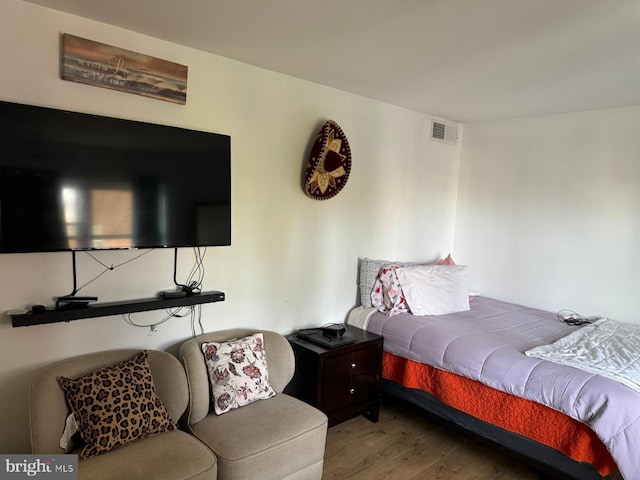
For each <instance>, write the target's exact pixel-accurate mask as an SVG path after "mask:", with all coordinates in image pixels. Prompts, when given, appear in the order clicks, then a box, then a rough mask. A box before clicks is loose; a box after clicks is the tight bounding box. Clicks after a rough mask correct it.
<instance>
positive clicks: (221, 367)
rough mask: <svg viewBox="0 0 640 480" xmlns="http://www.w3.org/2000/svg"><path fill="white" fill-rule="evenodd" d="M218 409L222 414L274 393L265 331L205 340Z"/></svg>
mask: <svg viewBox="0 0 640 480" xmlns="http://www.w3.org/2000/svg"><path fill="white" fill-rule="evenodd" d="M202 353H204V358H205V362H206V364H207V370H208V371H209V381H210V383H211V396H212V398H213V408H214V411H215V412H216V413H217V414H218V415H221V414H223V413H226V412H228V411H229V410H231V409H233V408H238V407H242V406H244V405H248V404H250V403H253V402H255V401H257V400H264V399H267V398H271V397H273V396H274V395H275V394H276V392H275V391H274V390H273V389H272V388H271V386H270V385H269V372H268V370H267V358H266V352H265V351H264V339H263V335H262V333H254V334H253V335H249V336H248V337H244V338H240V339H233V340H227V341H226V342H221V343H218V342H209V343H203V344H202Z"/></svg>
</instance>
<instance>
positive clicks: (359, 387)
mask: <svg viewBox="0 0 640 480" xmlns="http://www.w3.org/2000/svg"><path fill="white" fill-rule="evenodd" d="M346 328H347V332H346V333H345V335H346V334H348V335H351V336H352V337H353V338H354V339H355V342H354V343H352V344H350V345H345V346H343V347H337V348H333V349H325V348H323V347H320V346H319V345H316V344H314V343H311V342H308V341H305V340H301V339H299V338H297V337H296V336H295V335H290V336H288V337H287V339H288V340H289V342H290V343H291V347H292V348H293V353H294V354H295V357H296V371H295V374H294V376H293V379H292V380H291V383H289V385H288V386H287V388H286V389H285V393H287V394H289V395H292V396H294V397H296V398H299V399H300V400H303V401H305V402H307V403H308V404H310V405H313V406H314V407H316V408H318V409H320V410H322V411H323V412H324V413H325V414H327V416H328V417H329V426H332V425H335V424H337V423H340V422H344V421H345V420H348V419H350V418H353V417H356V416H358V415H364V416H365V417H366V418H367V419H369V420H371V421H372V422H377V421H378V412H379V410H380V370H381V366H382V337H381V336H379V335H375V334H373V333H369V332H365V331H364V330H360V329H359V328H355V327H351V326H349V325H346Z"/></svg>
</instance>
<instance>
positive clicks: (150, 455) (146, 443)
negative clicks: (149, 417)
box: [78, 430, 217, 480]
mask: <svg viewBox="0 0 640 480" xmlns="http://www.w3.org/2000/svg"><path fill="white" fill-rule="evenodd" d="M216 476H217V461H216V457H215V456H214V455H213V453H211V450H209V449H208V448H207V447H206V446H205V445H204V444H203V443H202V442H200V441H199V440H198V439H197V438H195V437H194V436H193V435H190V434H188V433H186V432H183V431H181V430H172V431H170V432H165V433H162V434H160V435H154V436H153V437H147V438H143V439H140V440H136V441H135V442H131V443H128V444H127V445H125V446H123V447H121V448H116V449H114V450H111V451H110V452H105V453H102V454H100V455H95V456H93V457H90V458H88V459H86V460H81V461H80V462H78V477H79V478H81V479H82V478H85V479H91V480H113V479H118V480H134V479H135V480H140V479H149V480H204V479H208V480H211V479H215V478H216Z"/></svg>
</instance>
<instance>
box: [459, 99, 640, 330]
mask: <svg viewBox="0 0 640 480" xmlns="http://www.w3.org/2000/svg"><path fill="white" fill-rule="evenodd" d="M638 132H640V107H635V108H620V109H612V110H600V111H592V112H584V113H574V114H566V115H556V116H546V117H537V118H527V119H519V120H508V121H496V122H487V123H477V124H471V125H465V141H464V145H463V152H462V164H461V173H460V176H461V178H460V188H459V201H458V211H457V218H456V235H455V254H456V259H457V260H458V261H459V262H463V263H467V264H469V265H470V266H471V267H470V268H471V277H472V286H473V287H474V288H476V289H478V290H479V291H480V292H482V293H484V294H486V295H487V296H493V297H496V298H501V299H504V300H508V301H513V302H516V303H521V304H525V305H530V306H535V307H541V308H544V309H547V310H551V311H557V310H559V309H563V308H569V309H572V310H575V311H578V312H580V313H582V314H584V315H588V316H591V315H594V316H595V315H602V316H607V317H609V318H614V319H617V320H622V321H628V322H634V323H640V314H639V312H640V295H638V287H640V282H639V281H638V272H639V271H640V248H638V247H639V245H640V243H639V241H640V135H639V134H638Z"/></svg>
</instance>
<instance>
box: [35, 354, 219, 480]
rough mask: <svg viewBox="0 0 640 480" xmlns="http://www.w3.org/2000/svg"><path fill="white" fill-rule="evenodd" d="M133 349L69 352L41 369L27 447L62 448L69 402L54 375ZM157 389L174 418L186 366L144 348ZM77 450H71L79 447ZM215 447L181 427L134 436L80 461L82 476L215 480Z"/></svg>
mask: <svg viewBox="0 0 640 480" xmlns="http://www.w3.org/2000/svg"><path fill="white" fill-rule="evenodd" d="M136 353H138V351H136V350H113V351H106V352H98V353H92V354H87V355H82V356H78V357H74V358H69V359H67V360H63V361H61V362H58V363H55V364H53V365H51V366H48V367H46V368H44V369H43V370H42V371H40V372H39V373H38V374H37V376H36V378H35V379H34V381H33V383H32V386H31V393H30V429H31V449H32V453H35V454H62V453H65V452H64V450H63V449H62V448H61V447H60V438H61V436H62V433H63V430H64V426H65V420H66V418H67V416H68V415H69V413H70V412H69V408H68V407H67V403H66V400H65V395H64V392H63V390H62V389H61V388H60V386H59V385H58V383H57V380H56V379H57V377H59V376H64V377H70V378H71V377H77V376H79V375H82V374H85V373H88V372H91V371H95V370H98V369H101V368H103V367H106V366H109V365H113V364H115V363H118V362H121V361H125V360H127V359H129V358H131V357H132V356H133V355H135V354H136ZM148 355H149V357H148V360H149V367H150V369H151V374H152V376H153V382H154V383H155V387H156V393H157V395H158V397H159V398H160V400H161V401H162V403H163V404H164V406H165V407H166V409H167V411H168V413H169V415H170V417H171V418H172V419H174V420H175V421H176V422H177V421H178V420H179V419H180V417H181V416H182V415H183V413H184V412H185V409H186V407H187V403H188V395H189V390H188V387H187V379H186V376H185V373H184V368H183V366H182V365H181V363H180V362H179V361H178V360H177V359H176V358H175V357H174V356H172V355H170V354H168V353H165V352H160V351H153V350H149V351H148ZM77 452H78V450H77V449H76V450H75V451H73V452H71V453H77ZM216 473H217V462H216V458H215V456H214V455H213V453H212V452H211V451H210V450H209V449H208V448H207V447H206V446H205V445H204V444H203V443H202V442H200V441H199V440H197V439H196V438H195V437H194V436H192V435H190V434H189V433H187V432H184V431H182V430H178V429H176V430H172V431H166V432H163V433H158V434H156V435H154V436H150V437H146V438H141V439H138V440H134V441H132V442H131V443H127V444H126V445H123V446H120V447H116V448H114V449H113V450H111V451H108V452H106V453H100V454H99V455H96V456H91V457H89V458H87V459H86V460H80V461H79V462H78V474H79V478H80V479H87V480H102V479H104V480H107V479H109V480H113V479H118V480H130V479H131V480H132V479H140V480H150V479H153V480H165V479H166V480H174V479H175V480H201V479H202V480H205V479H208V480H215V478H216Z"/></svg>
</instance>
